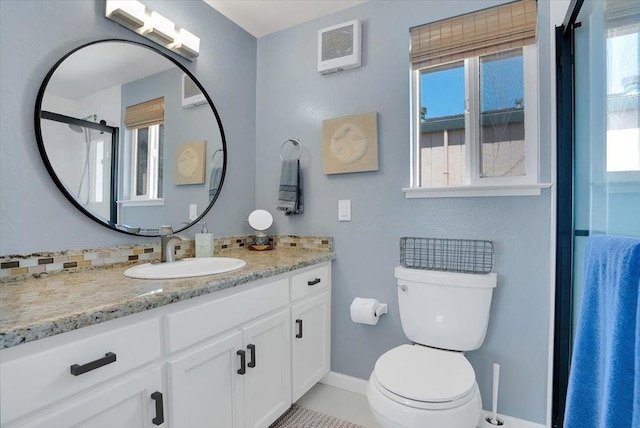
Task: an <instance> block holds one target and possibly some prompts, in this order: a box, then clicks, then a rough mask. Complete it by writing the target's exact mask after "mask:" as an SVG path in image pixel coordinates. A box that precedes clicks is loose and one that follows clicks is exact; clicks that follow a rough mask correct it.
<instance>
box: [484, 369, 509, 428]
mask: <svg viewBox="0 0 640 428" xmlns="http://www.w3.org/2000/svg"><path fill="white" fill-rule="evenodd" d="M499 386H500V364H494V365H493V397H492V398H493V401H492V403H491V404H492V406H491V407H492V408H491V410H492V411H491V416H486V417H485V418H484V420H485V421H486V422H488V423H490V424H491V425H495V426H502V425H504V422H502V420H501V419H499V418H498V387H499Z"/></svg>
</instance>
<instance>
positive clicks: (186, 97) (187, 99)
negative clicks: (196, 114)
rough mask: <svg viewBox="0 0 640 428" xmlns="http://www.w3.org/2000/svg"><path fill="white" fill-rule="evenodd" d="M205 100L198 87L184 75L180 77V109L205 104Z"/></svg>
mask: <svg viewBox="0 0 640 428" xmlns="http://www.w3.org/2000/svg"><path fill="white" fill-rule="evenodd" d="M206 102H207V99H206V98H205V96H204V94H203V93H202V91H201V90H200V88H198V85H196V83H195V82H194V81H193V80H191V78H190V77H189V76H187V75H186V74H183V75H182V107H183V108H191V107H195V106H199V105H201V104H205V103H206Z"/></svg>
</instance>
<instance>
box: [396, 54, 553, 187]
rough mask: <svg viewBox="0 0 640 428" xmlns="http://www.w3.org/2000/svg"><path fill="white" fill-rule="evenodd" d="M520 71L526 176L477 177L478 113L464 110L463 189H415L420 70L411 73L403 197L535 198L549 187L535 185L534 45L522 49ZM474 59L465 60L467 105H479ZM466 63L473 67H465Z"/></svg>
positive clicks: (535, 92) (536, 63)
mask: <svg viewBox="0 0 640 428" xmlns="http://www.w3.org/2000/svg"><path fill="white" fill-rule="evenodd" d="M522 56H523V68H524V75H523V77H524V83H525V85H524V91H525V94H524V99H525V100H526V101H525V106H524V114H525V171H526V175H524V176H519V177H491V178H488V177H483V178H481V177H480V163H479V147H477V146H478V138H477V124H478V123H479V111H478V109H477V108H474V109H468V108H466V109H465V115H471V116H470V117H469V120H465V147H466V149H465V151H466V153H467V154H468V155H467V156H465V168H467V169H466V171H468V172H467V177H466V179H465V182H466V184H465V185H464V186H447V187H418V186H417V184H418V182H419V178H418V174H419V173H420V165H419V162H420V156H419V154H418V153H417V151H418V149H417V143H416V141H417V138H418V135H419V133H420V117H419V111H418V108H417V106H418V105H419V99H418V96H419V94H418V91H417V90H416V88H418V85H419V78H420V77H419V76H420V71H419V70H416V71H413V72H412V79H411V83H412V90H411V111H412V115H411V118H412V122H413V123H412V127H411V129H412V136H411V137H412V138H411V168H410V169H411V171H410V173H411V187H410V188H404V189H402V191H403V192H404V193H405V197H406V198H445V197H475V196H480V197H482V196H539V195H540V194H541V189H543V188H549V187H551V184H550V183H539V181H538V180H539V170H538V148H539V141H538V126H539V116H538V73H537V70H538V59H537V45H529V46H525V47H523V48H522ZM477 61H478V59H477V58H471V59H467V60H465V97H466V100H467V102H468V103H470V104H471V105H475V106H477V105H479V100H478V91H472V90H471V89H470V88H472V87H475V88H477V87H478V75H477V73H476V72H475V70H477V67H476V66H475V64H477ZM469 63H471V64H473V65H472V66H470V67H469V66H468V65H469Z"/></svg>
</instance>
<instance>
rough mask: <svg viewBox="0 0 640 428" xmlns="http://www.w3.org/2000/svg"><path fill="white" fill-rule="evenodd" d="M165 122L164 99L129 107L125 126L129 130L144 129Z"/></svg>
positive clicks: (125, 116)
mask: <svg viewBox="0 0 640 428" xmlns="http://www.w3.org/2000/svg"><path fill="white" fill-rule="evenodd" d="M162 122H164V97H160V98H156V99H155V100H149V101H145V102H143V103H140V104H135V105H132V106H129V107H127V109H126V111H125V114H124V124H125V125H126V126H127V128H131V129H136V128H144V127H147V126H151V125H158V124H160V123H162Z"/></svg>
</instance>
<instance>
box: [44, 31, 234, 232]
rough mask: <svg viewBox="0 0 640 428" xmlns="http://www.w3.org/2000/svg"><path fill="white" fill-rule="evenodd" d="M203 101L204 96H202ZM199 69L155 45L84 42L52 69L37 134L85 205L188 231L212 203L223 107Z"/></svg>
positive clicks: (54, 169)
mask: <svg viewBox="0 0 640 428" xmlns="http://www.w3.org/2000/svg"><path fill="white" fill-rule="evenodd" d="M203 100H204V103H203ZM208 100H209V98H208V97H207V95H206V93H204V91H203V90H202V88H201V86H200V85H199V84H198V83H197V81H196V80H195V79H194V78H192V76H191V75H190V74H189V73H188V72H187V71H186V70H185V69H183V68H182V66H180V65H179V64H178V63H177V62H175V61H174V60H173V59H171V58H169V57H168V56H165V55H164V54H162V53H160V52H158V51H156V50H155V49H152V48H150V47H148V46H146V45H141V44H138V43H134V42H127V41H120V40H109V41H103V42H95V43H91V44H88V45H85V46H83V47H80V48H78V49H76V50H74V51H72V52H71V53H70V54H68V55H67V56H66V57H64V58H63V59H62V60H61V61H60V62H59V63H58V64H56V66H54V67H53V69H52V70H51V71H50V72H49V74H48V75H47V78H45V81H44V83H43V84H42V87H41V88H40V93H39V94H38V100H37V102H36V137H37V138H38V145H39V149H40V153H41V155H42V157H43V160H44V162H45V165H46V166H47V169H48V170H49V173H50V174H51V176H52V178H53V179H54V181H55V182H56V184H57V185H58V187H59V188H60V189H61V190H62V191H63V193H64V194H65V196H66V197H67V199H69V200H70V201H71V202H72V203H73V204H74V205H75V206H76V207H77V208H78V209H80V210H81V211H82V212H84V213H85V214H87V215H88V216H90V217H91V218H92V219H93V220H96V221H98V222H100V223H101V224H103V225H105V226H107V227H110V228H112V229H115V230H119V231H122V232H126V233H133V234H140V235H152V236H156V235H159V228H160V225H162V224H168V225H171V226H172V227H173V229H174V230H176V231H179V230H182V229H184V228H186V227H188V226H189V225H191V224H193V223H194V222H197V221H198V220H199V218H201V217H202V216H203V215H204V214H206V212H207V211H208V210H209V209H210V208H211V206H212V205H213V203H214V202H215V200H216V198H217V196H218V193H219V192H220V189H221V186H222V183H223V180H224V173H225V168H226V153H225V149H226V147H225V140H224V132H223V130H222V124H221V122H220V119H219V116H218V114H217V112H216V110H215V107H214V106H213V104H211V103H210V102H207V101H208Z"/></svg>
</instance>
